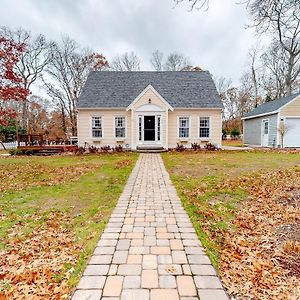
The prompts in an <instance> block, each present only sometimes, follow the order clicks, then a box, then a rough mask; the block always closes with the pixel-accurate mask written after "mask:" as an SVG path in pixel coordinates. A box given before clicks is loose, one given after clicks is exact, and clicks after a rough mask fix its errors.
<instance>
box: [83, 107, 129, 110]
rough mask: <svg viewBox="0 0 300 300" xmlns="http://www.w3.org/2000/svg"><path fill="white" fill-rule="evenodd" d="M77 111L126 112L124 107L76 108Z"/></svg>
mask: <svg viewBox="0 0 300 300" xmlns="http://www.w3.org/2000/svg"><path fill="white" fill-rule="evenodd" d="M77 110H126V107H77Z"/></svg>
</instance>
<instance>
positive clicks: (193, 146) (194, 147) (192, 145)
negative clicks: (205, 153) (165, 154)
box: [191, 143, 201, 151]
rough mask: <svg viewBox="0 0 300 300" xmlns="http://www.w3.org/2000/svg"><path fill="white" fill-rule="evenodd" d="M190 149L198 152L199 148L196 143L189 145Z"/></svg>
mask: <svg viewBox="0 0 300 300" xmlns="http://www.w3.org/2000/svg"><path fill="white" fill-rule="evenodd" d="M191 147H192V149H193V150H194V151H197V150H200V149H201V146H200V144H198V143H191Z"/></svg>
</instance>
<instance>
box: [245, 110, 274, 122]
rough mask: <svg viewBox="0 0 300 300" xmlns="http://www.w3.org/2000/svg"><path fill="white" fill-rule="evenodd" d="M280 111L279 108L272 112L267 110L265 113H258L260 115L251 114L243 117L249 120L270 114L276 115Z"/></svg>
mask: <svg viewBox="0 0 300 300" xmlns="http://www.w3.org/2000/svg"><path fill="white" fill-rule="evenodd" d="M278 113H279V109H278V110H274V111H271V112H267V113H263V114H258V115H253V116H249V117H242V118H241V119H242V120H249V119H255V118H260V117H264V116H270V115H275V114H278Z"/></svg>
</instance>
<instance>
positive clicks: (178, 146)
mask: <svg viewBox="0 0 300 300" xmlns="http://www.w3.org/2000/svg"><path fill="white" fill-rule="evenodd" d="M185 150H186V148H185V147H184V146H183V145H182V144H179V143H177V146H176V151H177V152H183V151H185Z"/></svg>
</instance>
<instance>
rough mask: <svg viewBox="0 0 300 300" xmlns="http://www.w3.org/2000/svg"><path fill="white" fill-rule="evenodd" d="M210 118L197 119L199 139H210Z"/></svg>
mask: <svg viewBox="0 0 300 300" xmlns="http://www.w3.org/2000/svg"><path fill="white" fill-rule="evenodd" d="M209 133H210V118H209V117H200V118H199V138H200V139H201V138H209V137H210V134H209Z"/></svg>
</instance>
